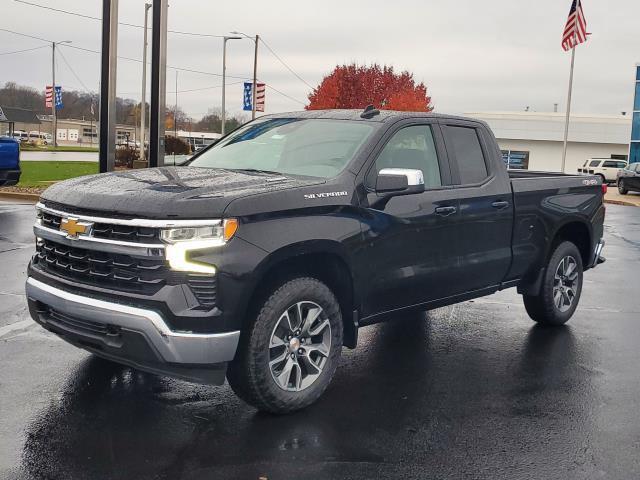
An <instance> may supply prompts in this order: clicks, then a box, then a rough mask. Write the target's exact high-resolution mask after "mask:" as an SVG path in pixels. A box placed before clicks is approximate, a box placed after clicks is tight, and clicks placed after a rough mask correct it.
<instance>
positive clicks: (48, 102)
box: [44, 85, 53, 108]
mask: <svg viewBox="0 0 640 480" xmlns="http://www.w3.org/2000/svg"><path fill="white" fill-rule="evenodd" d="M44 106H45V107H46V108H51V107H53V87H52V86H51V85H47V88H46V89H45V93H44Z"/></svg>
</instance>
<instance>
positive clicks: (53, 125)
mask: <svg viewBox="0 0 640 480" xmlns="http://www.w3.org/2000/svg"><path fill="white" fill-rule="evenodd" d="M51 80H52V82H53V83H52V84H51V85H52V86H51V88H52V91H51V93H52V96H51V136H52V137H53V148H56V147H57V146H58V116H57V115H56V42H51Z"/></svg>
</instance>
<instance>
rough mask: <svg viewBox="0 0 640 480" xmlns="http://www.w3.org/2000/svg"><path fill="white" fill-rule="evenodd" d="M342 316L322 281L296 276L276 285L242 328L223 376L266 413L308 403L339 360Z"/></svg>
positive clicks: (237, 390) (293, 409) (280, 412)
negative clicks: (231, 360)
mask: <svg viewBox="0 0 640 480" xmlns="http://www.w3.org/2000/svg"><path fill="white" fill-rule="evenodd" d="M342 333H343V332H342V316H341V314H340V307H339V305H338V301H337V300H336V297H335V296H334V295H333V293H332V292H331V290H330V289H329V288H328V287H327V286H326V285H325V284H324V283H322V282H320V281H319V280H317V279H314V278H308V277H301V278H296V279H293V280H290V281H287V282H285V283H283V284H281V285H280V286H278V287H276V288H275V290H274V291H273V293H271V295H270V296H269V297H268V298H267V299H266V300H265V302H264V303H263V304H262V306H261V307H260V309H259V310H258V314H257V316H256V317H255V318H254V319H253V321H252V322H251V323H250V324H249V325H247V326H246V327H245V331H244V332H243V336H242V338H241V341H240V345H239V347H238V353H237V355H236V358H235V359H234V360H233V362H231V364H230V365H229V369H228V371H227V379H228V380H229V384H230V385H231V388H232V389H233V391H234V392H235V393H236V394H237V395H238V396H239V397H240V398H242V399H243V400H244V401H245V402H247V403H249V404H250V405H253V406H255V407H256V408H258V409H259V410H262V411H267V412H271V413H278V414H282V413H289V412H293V411H295V410H299V409H302V408H305V407H307V406H308V405H310V404H312V403H313V402H315V401H316V400H317V399H318V398H319V397H320V395H322V393H323V392H324V391H325V389H326V388H327V386H328V385H329V383H330V382H331V379H332V377H333V374H334V372H335V370H336V367H337V365H338V362H339V360H340V354H341V351H342Z"/></svg>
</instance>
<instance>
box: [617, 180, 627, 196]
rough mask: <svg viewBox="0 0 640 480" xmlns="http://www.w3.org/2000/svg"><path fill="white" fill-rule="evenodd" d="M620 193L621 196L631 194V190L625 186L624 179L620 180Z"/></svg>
mask: <svg viewBox="0 0 640 480" xmlns="http://www.w3.org/2000/svg"><path fill="white" fill-rule="evenodd" d="M618 192H619V193H620V195H626V194H627V193H629V190H628V189H627V188H626V186H625V182H624V180H623V179H620V180H618Z"/></svg>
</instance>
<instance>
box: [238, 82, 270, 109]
mask: <svg viewBox="0 0 640 480" xmlns="http://www.w3.org/2000/svg"><path fill="white" fill-rule="evenodd" d="M266 88H267V87H266V85H265V84H264V83H256V112H264V100H265V94H266ZM252 90H253V82H244V95H243V97H244V103H243V106H242V109H243V110H245V111H249V112H250V111H252V110H253V98H251V97H252Z"/></svg>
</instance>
